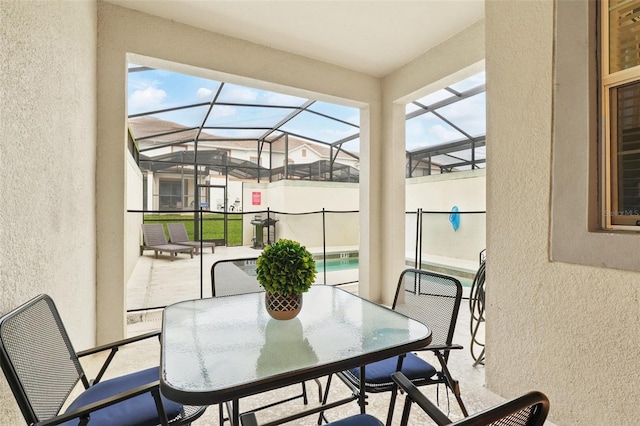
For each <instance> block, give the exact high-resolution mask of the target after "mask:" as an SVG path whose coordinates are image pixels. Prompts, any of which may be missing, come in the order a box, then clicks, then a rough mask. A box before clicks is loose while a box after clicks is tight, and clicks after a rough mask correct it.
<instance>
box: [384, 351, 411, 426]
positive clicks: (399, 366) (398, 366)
mask: <svg viewBox="0 0 640 426" xmlns="http://www.w3.org/2000/svg"><path fill="white" fill-rule="evenodd" d="M405 356H406V354H404V355H400V356H399V357H398V363H397V364H396V371H402V362H403V361H404V357H405ZM397 396H398V385H397V384H396V383H395V382H393V387H392V388H391V398H390V400H389V411H388V412H387V423H386V426H391V421H392V420H393V411H394V409H395V406H396V398H397Z"/></svg>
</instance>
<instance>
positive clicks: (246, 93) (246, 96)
mask: <svg viewBox="0 0 640 426" xmlns="http://www.w3.org/2000/svg"><path fill="white" fill-rule="evenodd" d="M225 90H226V92H225V98H226V99H231V100H232V101H233V102H239V103H252V102H255V101H256V99H258V91H257V90H255V89H251V88H249V87H242V86H236V85H231V84H228V85H225Z"/></svg>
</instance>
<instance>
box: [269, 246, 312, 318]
mask: <svg viewBox="0 0 640 426" xmlns="http://www.w3.org/2000/svg"><path fill="white" fill-rule="evenodd" d="M256 273H257V279H258V282H259V283H260V285H261V286H262V287H264V289H265V305H266V307H267V312H268V313H269V315H271V316H272V317H273V318H275V319H291V318H294V317H295V316H296V315H298V313H299V312H300V310H301V309H302V293H305V292H306V291H308V290H309V288H310V287H311V285H312V284H313V282H314V280H315V278H316V273H317V271H316V262H315V260H313V255H312V254H311V253H310V252H309V251H308V250H307V248H306V247H305V246H303V245H301V244H300V243H299V242H297V241H293V240H287V239H280V240H278V241H277V242H275V243H273V244H271V245H269V246H266V247H265V248H264V250H263V251H262V254H261V255H260V256H259V257H258V260H257V262H256Z"/></svg>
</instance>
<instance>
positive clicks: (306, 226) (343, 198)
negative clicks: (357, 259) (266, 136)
mask: <svg viewBox="0 0 640 426" xmlns="http://www.w3.org/2000/svg"><path fill="white" fill-rule="evenodd" d="M254 192H259V193H260V205H254V204H253V202H252V197H253V193H254ZM243 197H244V198H243V204H244V212H260V213H259V214H260V215H261V216H262V217H263V218H266V217H267V214H266V212H265V211H266V210H267V208H269V210H273V211H277V212H287V213H308V212H319V213H314V214H309V215H285V214H274V215H273V216H271V213H270V217H272V218H275V219H276V220H278V222H277V223H276V238H278V239H279V238H288V239H293V240H296V241H299V242H300V243H301V244H303V245H305V246H308V247H310V248H311V247H322V243H323V235H322V213H321V212H322V209H323V208H324V209H325V211H326V212H325V218H324V219H325V228H326V235H325V237H326V244H327V246H334V247H335V246H358V244H359V237H360V232H359V231H360V226H359V214H358V213H346V212H353V211H357V210H358V199H359V189H358V184H356V183H334V182H313V181H294V180H287V181H284V180H283V181H277V182H273V183H266V184H262V183H248V182H247V183H245V184H244V195H243ZM329 211H334V212H341V213H327V212H329ZM253 217H254V215H251V214H247V215H244V227H243V232H244V235H243V239H244V244H245V245H249V244H251V238H252V237H253V233H254V230H253V227H252V225H251V224H250V223H249V222H250V221H251V219H253Z"/></svg>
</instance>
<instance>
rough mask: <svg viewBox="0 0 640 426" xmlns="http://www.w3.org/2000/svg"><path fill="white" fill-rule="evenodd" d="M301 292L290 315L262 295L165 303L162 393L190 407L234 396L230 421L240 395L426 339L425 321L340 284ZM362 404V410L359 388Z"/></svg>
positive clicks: (420, 343) (333, 369) (359, 363)
mask: <svg viewBox="0 0 640 426" xmlns="http://www.w3.org/2000/svg"><path fill="white" fill-rule="evenodd" d="M303 297H304V299H303V307H302V311H301V312H300V314H299V315H298V316H297V317H296V318H294V319H292V320H288V321H278V320H275V319H272V318H271V317H270V316H269V314H268V313H267V312H266V308H265V305H264V293H250V294H243V295H238V296H227V297H217V298H209V299H198V300H189V301H184V302H179V303H176V304H174V305H171V306H168V307H167V308H166V309H165V311H164V316H163V322H162V351H161V375H160V388H161V390H162V392H163V394H164V395H165V396H166V397H168V398H170V399H172V400H174V401H177V402H181V403H184V404H188V405H212V404H218V403H222V402H226V401H233V406H234V409H233V411H234V412H233V416H232V417H233V418H232V424H234V425H235V424H238V422H237V420H238V419H237V416H238V409H237V408H238V407H237V401H238V399H239V398H242V397H246V396H250V395H254V394H257V393H261V392H265V391H268V390H272V389H277V388H280V387H284V386H288V385H292V384H296V383H299V382H302V381H305V380H310V379H314V378H317V377H321V376H325V375H328V374H330V373H335V372H338V371H342V370H345V369H349V368H353V367H358V366H364V365H366V364H368V363H371V362H374V361H379V360H382V359H385V358H388V357H392V356H396V355H400V354H403V353H406V352H408V351H411V350H415V349H419V348H422V347H424V346H426V345H428V344H429V342H430V341H431V331H430V330H429V329H428V328H427V327H426V326H425V325H423V324H421V323H419V322H417V321H414V320H412V319H410V318H407V317H405V316H403V315H401V314H399V313H397V312H394V311H392V310H390V309H388V308H385V307H384V306H381V305H378V304H375V303H373V302H370V301H368V300H365V299H362V298H360V297H358V296H355V295H353V294H351V293H348V292H346V291H343V290H341V289H338V288H335V287H331V286H323V285H315V286H312V287H311V289H310V290H309V292H307V293H305V294H304V296H303ZM363 370H364V369H363ZM354 399H355V398H353V397H352V398H350V399H347V400H346V401H347V402H348V401H353V400H354ZM360 404H361V410H362V411H364V392H363V391H362V390H361V392H360ZM331 406H335V404H331ZM324 408H327V406H325V407H324ZM318 411H320V410H317V411H315V412H318ZM311 412H313V411H311ZM305 415H307V414H305Z"/></svg>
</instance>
